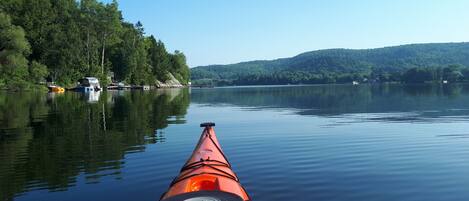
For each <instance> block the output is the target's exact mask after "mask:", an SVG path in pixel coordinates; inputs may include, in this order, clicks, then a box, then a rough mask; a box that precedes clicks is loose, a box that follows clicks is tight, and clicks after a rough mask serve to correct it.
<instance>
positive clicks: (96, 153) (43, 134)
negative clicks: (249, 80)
mask: <svg viewBox="0 0 469 201" xmlns="http://www.w3.org/2000/svg"><path fill="white" fill-rule="evenodd" d="M204 121H214V122H216V123H217V126H216V127H215V130H216V132H217V135H218V138H219V140H220V143H221V145H222V147H223V150H224V151H225V154H226V155H227V156H228V158H229V160H230V162H231V163H232V165H233V169H234V171H235V172H236V173H237V174H238V176H239V178H240V180H241V183H242V184H243V185H244V186H245V188H246V190H247V191H248V192H249V193H250V195H251V197H252V198H253V200H256V201H257V200H259V201H272V200H383V201H391V200H404V201H411V200H469V189H468V186H469V85H412V86H404V85H371V86H370V85H359V86H351V85H317V86H269V87H235V88H214V89H171V90H158V91H145V92H143V91H134V92H130V91H121V92H103V93H99V94H88V95H85V94H79V93H69V92H67V93H64V94H47V93H42V92H23V93H8V92H0V200H2V201H3V200H5V201H6V200H18V201H62V200H72V201H75V200H76V201H79V200H114V201H124V200H125V201H127V200H143V201H145V200H148V201H150V200H152V201H155V200H158V199H159V197H160V195H161V194H162V193H163V192H164V191H165V190H166V189H167V187H168V185H169V183H170V182H171V180H172V178H173V177H175V176H176V175H177V174H178V172H179V169H180V168H181V166H182V165H183V163H184V162H185V160H186V159H187V157H188V156H189V155H190V153H191V152H192V150H193V148H194V146H195V144H196V142H197V139H198V137H199V135H200V133H201V129H200V128H199V127H198V124H199V123H201V122H204Z"/></svg>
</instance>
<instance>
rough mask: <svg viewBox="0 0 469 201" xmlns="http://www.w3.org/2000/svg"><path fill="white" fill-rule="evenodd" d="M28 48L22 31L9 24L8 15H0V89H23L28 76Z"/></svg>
mask: <svg viewBox="0 0 469 201" xmlns="http://www.w3.org/2000/svg"><path fill="white" fill-rule="evenodd" d="M29 53H30V46H29V43H28V41H27V40H26V38H25V33H24V31H23V29H22V28H21V27H19V26H15V25H12V24H11V19H10V17H9V16H8V15H6V14H4V13H0V87H2V88H4V87H14V88H18V87H24V86H25V85H26V84H27V83H26V78H27V76H28V60H27V59H26V57H27V56H28V55H29Z"/></svg>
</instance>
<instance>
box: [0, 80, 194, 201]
mask: <svg viewBox="0 0 469 201" xmlns="http://www.w3.org/2000/svg"><path fill="white" fill-rule="evenodd" d="M189 102H190V97H189V92H188V90H187V89H172V90H159V91H152V92H132V93H130V92H108V93H104V92H103V93H101V94H93V95H92V96H90V95H84V94H79V93H65V94H47V95H46V94H44V93H39V92H37V93H33V92H29V93H7V92H0V161H1V162H0V195H1V196H0V200H2V201H3V200H11V199H13V197H14V196H15V195H19V194H21V193H22V192H26V191H30V190H33V189H48V190H49V191H61V190H66V189H67V188H68V187H70V186H74V185H75V183H76V182H77V181H76V179H77V176H78V175H79V174H81V173H84V174H85V175H86V176H85V180H86V182H87V183H95V182H99V181H100V178H101V177H103V176H112V177H115V178H117V179H119V175H120V169H121V168H122V167H123V166H124V162H123V158H124V156H125V155H126V154H130V153H134V152H141V151H144V150H145V144H152V143H158V142H162V141H164V135H163V133H162V132H161V131H160V129H163V128H165V127H167V126H168V125H169V124H180V123H184V122H185V119H184V116H185V114H186V112H187V108H188V106H189Z"/></svg>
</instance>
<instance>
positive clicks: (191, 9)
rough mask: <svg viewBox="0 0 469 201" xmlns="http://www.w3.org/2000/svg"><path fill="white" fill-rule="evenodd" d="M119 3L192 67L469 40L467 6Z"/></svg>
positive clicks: (419, 0)
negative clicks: (307, 53)
mask: <svg viewBox="0 0 469 201" xmlns="http://www.w3.org/2000/svg"><path fill="white" fill-rule="evenodd" d="M110 1H111V0H105V1H104V2H110ZM118 2H119V8H120V10H122V14H123V17H124V19H125V20H126V21H128V22H132V23H136V22H137V21H140V22H142V24H143V25H144V27H145V32H146V34H147V35H154V36H155V37H157V38H158V39H161V40H162V41H163V42H164V43H165V45H166V47H167V49H168V50H169V51H174V50H180V51H182V52H184V54H185V55H186V57H187V62H188V64H189V66H190V67H195V66H200V65H212V64H231V63H239V62H244V61H251V60H271V59H277V58H285V57H292V56H295V55H297V54H301V53H303V52H307V51H314V50H321V49H331V48H346V49H368V48H380V47H387V46H396V45H406V44H415V43H444V42H466V41H469V22H468V21H467V20H466V19H469V12H467V8H469V1H464V0H452V1H441V0H440V1H438V0H415V1H412V2H410V1H405V0H397V1H392V2H390V1H374V0H363V1H360V3H352V2H351V1H345V0H331V1H327V2H320V1H308V0H292V1H288V2H284V1H267V0H260V1H255V2H254V1H248V0H240V1H236V2H219V1H215V0H200V1H182V0H173V1H154V0H142V1H138V3H135V1H124V0H122V1H118ZM355 2H357V1H355ZM142 5H144V6H142Z"/></svg>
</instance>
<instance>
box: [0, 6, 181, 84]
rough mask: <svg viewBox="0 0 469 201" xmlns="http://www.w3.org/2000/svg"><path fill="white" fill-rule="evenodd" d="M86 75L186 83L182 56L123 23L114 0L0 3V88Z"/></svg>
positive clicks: (140, 28) (71, 79)
mask: <svg viewBox="0 0 469 201" xmlns="http://www.w3.org/2000/svg"><path fill="white" fill-rule="evenodd" d="M85 76H94V77H97V78H98V79H99V80H100V81H101V84H102V85H107V84H109V82H110V81H111V80H110V78H111V77H112V79H113V81H118V82H124V83H126V84H131V85H156V84H157V83H162V82H163V83H164V82H165V81H166V80H168V79H170V78H173V77H174V78H176V79H177V80H178V81H179V82H180V83H181V84H183V85H185V84H188V82H189V79H190V70H189V67H188V66H187V64H186V58H185V55H184V54H183V53H182V52H180V51H177V50H176V51H175V52H173V53H170V52H168V51H167V50H166V48H165V45H164V43H163V42H162V41H160V40H158V39H157V38H156V37H154V36H153V35H149V36H148V35H146V34H145V31H144V27H143V25H142V23H140V22H137V23H135V24H133V23H130V22H126V21H124V19H123V17H122V14H121V11H120V10H119V8H118V3H117V1H112V2H111V3H102V2H98V1H97V0H81V1H76V0H2V1H0V88H2V89H29V88H33V87H35V86H38V84H39V83H44V82H45V81H46V80H52V81H54V82H56V83H57V84H59V85H63V86H66V87H71V86H73V85H74V84H75V83H76V82H77V80H79V79H80V78H82V77H85Z"/></svg>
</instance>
